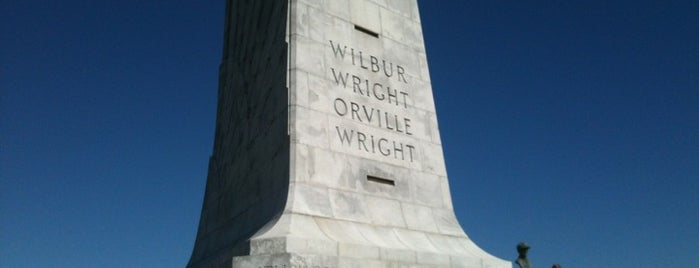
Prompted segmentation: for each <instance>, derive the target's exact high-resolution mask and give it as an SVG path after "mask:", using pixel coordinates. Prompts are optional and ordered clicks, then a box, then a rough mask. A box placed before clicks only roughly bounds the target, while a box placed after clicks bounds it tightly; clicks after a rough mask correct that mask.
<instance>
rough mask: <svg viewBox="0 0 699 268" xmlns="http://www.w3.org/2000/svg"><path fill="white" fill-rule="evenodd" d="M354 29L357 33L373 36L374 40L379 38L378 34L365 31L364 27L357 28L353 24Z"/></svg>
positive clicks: (357, 26)
mask: <svg viewBox="0 0 699 268" xmlns="http://www.w3.org/2000/svg"><path fill="white" fill-rule="evenodd" d="M354 29H355V30H357V31H360V32H362V33H365V34H368V35H371V36H373V37H375V38H379V33H377V32H374V31H372V30H369V29H367V28H364V27H362V26H359V25H356V24H355V25H354Z"/></svg>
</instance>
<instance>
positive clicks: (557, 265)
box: [551, 263, 563, 268]
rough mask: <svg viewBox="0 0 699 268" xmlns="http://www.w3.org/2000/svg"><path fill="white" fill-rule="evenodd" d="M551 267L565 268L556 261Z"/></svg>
mask: <svg viewBox="0 0 699 268" xmlns="http://www.w3.org/2000/svg"><path fill="white" fill-rule="evenodd" d="M551 268H563V267H561V265H560V264H558V263H556V264H554V265H553V266H552V267H551Z"/></svg>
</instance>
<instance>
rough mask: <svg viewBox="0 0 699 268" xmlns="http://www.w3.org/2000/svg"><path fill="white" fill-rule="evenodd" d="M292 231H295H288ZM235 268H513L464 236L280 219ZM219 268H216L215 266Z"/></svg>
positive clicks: (300, 217)
mask: <svg viewBox="0 0 699 268" xmlns="http://www.w3.org/2000/svg"><path fill="white" fill-rule="evenodd" d="M291 230H293V231H291ZM246 243H248V246H249V255H247V256H237V257H232V258H231V259H230V260H224V261H223V263H221V264H222V265H221V266H220V267H227V268H229V267H233V268H389V267H390V268H394V267H410V268H418V267H420V268H456V267H458V268H512V264H511V263H509V262H506V261H503V260H500V259H497V258H495V257H493V256H491V255H489V254H488V253H486V252H484V251H483V250H481V249H480V248H478V247H477V246H476V245H475V244H474V243H473V242H472V241H471V240H470V239H468V237H466V236H465V235H463V236H451V235H444V234H438V233H428V232H420V231H414V230H408V229H403V228H394V227H383V226H374V225H370V224H363V223H356V222H349V221H342V220H336V219H328V218H319V217H313V216H307V215H300V214H284V215H282V217H281V218H279V219H278V221H276V223H274V225H273V227H271V228H267V229H266V230H263V231H261V232H260V233H258V234H257V235H255V236H254V237H253V238H251V239H250V240H249V241H247V242H246ZM217 267H219V266H218V265H217Z"/></svg>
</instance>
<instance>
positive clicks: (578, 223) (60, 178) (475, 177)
mask: <svg viewBox="0 0 699 268" xmlns="http://www.w3.org/2000/svg"><path fill="white" fill-rule="evenodd" d="M420 8H421V14H422V20H423V31H424V34H425V41H426V46H427V52H428V60H429V64H430V70H431V76H432V82H433V88H434V95H435V102H436V105H437V110H438V117H439V123H440V130H441V137H442V142H443V144H444V153H445V158H446V162H447V169H448V173H449V178H450V184H451V190H452V197H453V201H454V203H455V210H456V213H457V215H458V217H459V220H460V222H461V224H462V226H463V227H464V229H465V230H466V232H467V233H468V234H469V236H470V237H471V238H472V239H473V240H474V241H475V242H476V243H477V244H478V245H480V246H481V247H483V248H484V249H485V250H487V251H489V252H491V253H492V254H494V255H496V256H498V257H501V258H504V259H509V260H512V259H514V258H516V252H515V245H516V244H517V242H520V241H526V242H528V243H529V244H530V245H531V246H532V249H531V251H530V257H531V259H532V261H533V263H534V265H535V267H536V268H544V267H551V264H553V263H554V262H560V263H561V264H563V267H566V268H569V267H570V268H573V267H615V268H631V267H695V266H698V265H699V254H697V250H699V197H698V196H699V1H693V0H687V1H645V0H640V1H478V2H475V1H463V0H453V1H446V0H440V1H425V0H423V1H420ZM223 16H224V1H223V0H198V1H194V0H176V1H141V0H120V1H99V0H97V1H84V0H81V1H77V0H62V1H47V0H24V1H19V0H14V1H13V0H8V1H3V2H2V3H1V4H0V30H1V32H0V34H1V35H0V36H2V38H1V42H0V93H1V95H0V120H1V121H0V267H8V268H15V267H71V268H73V267H183V266H184V265H185V264H186V262H187V260H188V258H189V255H190V253H191V250H192V247H193V244H194V238H195V235H196V228H197V224H198V221H199V212H200V209H201V204H202V198H203V194H204V183H205V179H206V172H207V162H208V156H209V154H210V153H211V151H212V146H213V131H214V121H215V109H216V107H215V106H216V90H217V72H218V69H217V68H218V64H219V61H220V57H221V46H222V27H223Z"/></svg>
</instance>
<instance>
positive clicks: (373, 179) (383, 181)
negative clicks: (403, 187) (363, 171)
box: [366, 175, 396, 186]
mask: <svg viewBox="0 0 699 268" xmlns="http://www.w3.org/2000/svg"><path fill="white" fill-rule="evenodd" d="M366 179H367V180H368V181H370V182H375V183H381V184H386V185H391V186H395V185H396V182H395V181H393V180H389V179H384V178H379V177H374V176H371V175H369V176H366Z"/></svg>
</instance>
